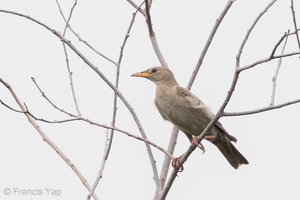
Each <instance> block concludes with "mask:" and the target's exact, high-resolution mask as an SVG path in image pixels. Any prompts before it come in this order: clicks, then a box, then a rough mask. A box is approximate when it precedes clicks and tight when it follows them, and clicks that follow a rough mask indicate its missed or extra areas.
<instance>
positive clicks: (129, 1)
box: [127, 0, 146, 17]
mask: <svg viewBox="0 0 300 200" xmlns="http://www.w3.org/2000/svg"><path fill="white" fill-rule="evenodd" d="M127 2H128V3H130V4H131V5H132V6H133V7H134V8H135V9H137V10H138V11H139V12H140V13H142V15H144V16H145V17H146V12H145V10H144V9H142V8H141V7H140V6H138V5H137V4H136V3H134V2H133V1H132V0H127Z"/></svg>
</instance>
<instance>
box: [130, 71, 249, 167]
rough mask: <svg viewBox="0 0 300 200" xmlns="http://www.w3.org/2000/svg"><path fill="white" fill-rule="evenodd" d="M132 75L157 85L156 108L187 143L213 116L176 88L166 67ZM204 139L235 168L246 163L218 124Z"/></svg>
mask: <svg viewBox="0 0 300 200" xmlns="http://www.w3.org/2000/svg"><path fill="white" fill-rule="evenodd" d="M132 76H136V77H144V78H147V79H149V80H150V81H153V82H154V83H155V84H156V97H155V100H154V102H155V105H156V107H157V109H158V111H159V113H160V114H161V116H162V117H163V119H165V120H167V121H170V122H171V123H172V124H173V125H175V126H176V127H177V128H178V129H179V130H181V131H182V132H184V133H185V135H186V136H187V137H188V139H189V140H190V141H192V138H193V136H198V135H200V134H201V132H202V131H203V130H204V129H205V127H206V126H207V124H208V123H209V122H210V121H211V119H212V118H213V117H214V115H213V113H212V112H211V111H210V109H209V108H208V107H207V106H206V105H205V104H204V103H203V102H202V101H201V100H200V99H199V98H198V97H197V96H195V95H194V94H193V93H191V92H190V91H189V90H187V89H185V88H182V87H180V86H179V85H178V83H177V81H176V79H175V77H174V75H173V73H172V72H171V71H170V70H169V69H168V68H166V67H153V68H150V69H147V70H145V71H143V72H140V73H135V74H133V75H132ZM205 139H207V140H208V141H210V142H211V143H213V144H214V145H215V146H216V147H217V148H218V149H219V150H220V151H221V153H222V154H223V155H224V156H225V158H226V159H227V160H228V162H229V163H230V164H231V165H232V166H233V167H234V168H235V169H237V168H238V167H239V166H240V165H241V164H248V161H247V160H246V158H245V157H244V156H243V155H242V154H241V153H240V152H239V151H238V150H237V149H236V148H235V147H234V146H233V144H232V143H231V141H233V142H236V141H237V140H236V138H235V137H233V136H231V135H229V134H228V132H227V131H226V130H225V129H224V128H223V126H222V125H221V123H219V122H217V123H216V124H215V126H214V127H212V129H211V130H210V131H209V132H208V133H207V134H206V136H205Z"/></svg>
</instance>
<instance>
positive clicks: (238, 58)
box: [236, 0, 277, 68]
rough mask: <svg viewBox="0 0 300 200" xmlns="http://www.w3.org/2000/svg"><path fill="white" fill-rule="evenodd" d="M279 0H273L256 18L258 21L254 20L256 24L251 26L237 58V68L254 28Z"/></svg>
mask: <svg viewBox="0 0 300 200" xmlns="http://www.w3.org/2000/svg"><path fill="white" fill-rule="evenodd" d="M276 1H277V0H272V1H271V2H270V3H269V4H268V5H267V7H266V8H265V9H264V10H263V11H262V12H261V13H260V14H259V15H258V16H257V17H256V19H255V20H254V22H253V23H252V25H251V26H250V28H249V30H248V31H247V33H246V35H245V37H244V40H243V42H242V44H241V46H240V49H239V51H238V54H237V56H236V68H238V67H240V59H241V55H242V52H243V49H244V47H245V44H246V42H247V41H248V38H249V36H250V34H251V32H252V30H253V29H254V27H255V26H256V24H257V23H258V21H259V20H260V18H261V17H262V16H263V15H264V14H265V13H266V12H267V11H268V10H269V8H270V7H271V6H272V5H273V4H274V3H275V2H276Z"/></svg>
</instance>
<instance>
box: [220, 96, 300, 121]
mask: <svg viewBox="0 0 300 200" xmlns="http://www.w3.org/2000/svg"><path fill="white" fill-rule="evenodd" d="M296 103H300V99H296V100H293V101H288V102H285V103H282V104H277V105H270V106H267V107H263V108H258V109H255V110H249V111H242V112H224V113H223V114H222V116H224V117H231V116H242V115H252V114H258V113H262V112H266V111H269V110H274V109H278V108H282V107H285V106H289V105H292V104H296Z"/></svg>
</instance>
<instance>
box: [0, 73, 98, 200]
mask: <svg viewBox="0 0 300 200" xmlns="http://www.w3.org/2000/svg"><path fill="white" fill-rule="evenodd" d="M0 82H1V83H2V84H3V85H4V86H5V87H6V88H7V89H8V90H9V91H10V93H11V95H12V96H13V98H14V99H15V101H16V103H17V104H18V105H19V107H20V108H21V110H22V111H23V112H24V115H25V116H26V117H27V119H28V121H29V123H30V124H31V125H32V126H33V127H34V128H35V129H36V130H37V132H38V133H39V134H40V135H41V136H42V138H43V140H44V141H45V142H46V143H47V144H49V145H50V146H51V147H52V148H53V149H54V150H55V151H56V152H57V154H58V155H59V156H60V157H61V158H62V159H63V160H64V161H65V162H66V163H67V164H68V165H69V166H70V167H71V169H72V170H73V171H74V172H75V173H76V175H77V176H78V177H79V179H80V180H81V182H82V183H83V185H84V186H85V187H86V188H87V189H88V190H89V191H90V190H91V186H90V185H89V183H88V182H87V180H86V179H85V178H84V176H83V175H82V174H81V172H80V171H79V170H78V169H77V167H76V166H75V165H74V164H73V163H72V162H71V160H70V159H69V158H68V157H67V156H66V155H65V154H64V153H63V152H62V151H61V150H60V149H59V148H58V146H56V145H55V144H54V143H53V142H52V141H51V140H50V138H48V136H47V135H46V134H45V132H44V131H43V130H42V129H41V127H40V126H39V125H38V124H37V123H36V122H35V121H34V119H33V118H32V117H31V116H30V115H29V114H28V113H27V110H26V108H25V107H24V106H23V104H22V103H21V101H20V100H19V98H18V97H17V95H16V93H15V92H14V90H13V89H12V87H11V86H10V85H9V84H8V83H7V82H5V81H4V80H3V79H1V78H0ZM93 197H94V199H95V200H98V197H97V195H96V194H93Z"/></svg>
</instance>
